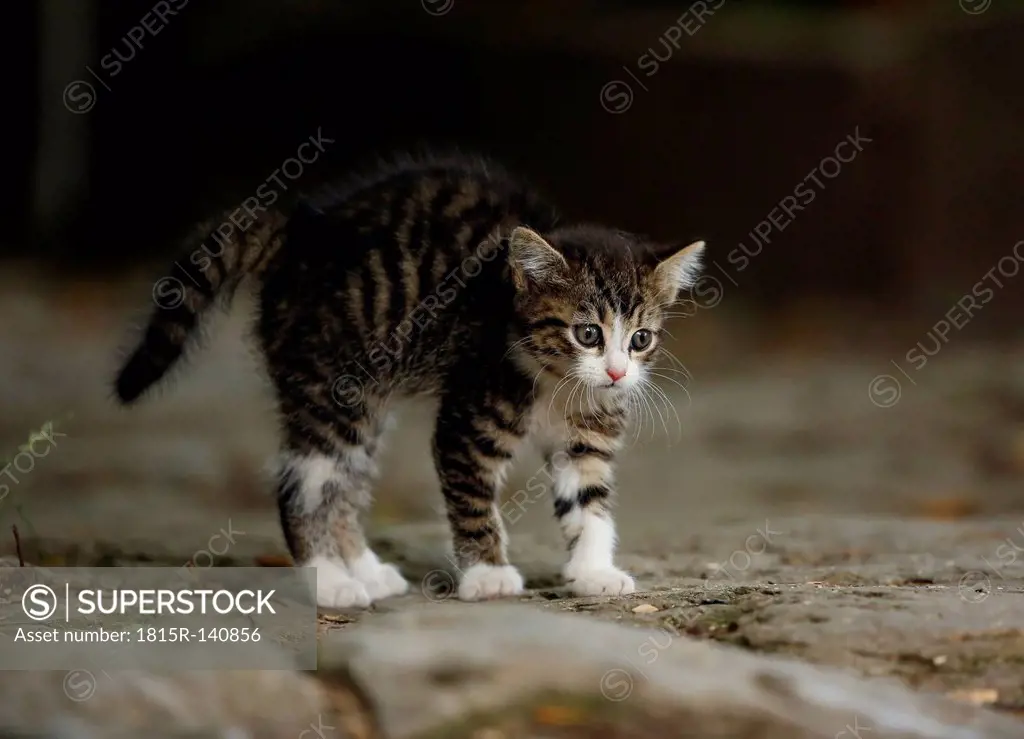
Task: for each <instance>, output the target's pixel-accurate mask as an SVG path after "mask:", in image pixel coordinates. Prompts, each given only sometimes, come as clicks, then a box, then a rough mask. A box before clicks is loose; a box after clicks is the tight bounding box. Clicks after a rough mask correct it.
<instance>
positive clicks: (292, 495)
mask: <svg viewBox="0 0 1024 739" xmlns="http://www.w3.org/2000/svg"><path fill="white" fill-rule="evenodd" d="M225 223H227V224H228V227H225V226H223V225H222V226H221V228H220V229H219V230H218V231H217V232H211V230H212V227H213V223H212V222H211V223H210V224H207V225H206V228H205V230H200V231H198V232H197V238H198V239H199V240H200V241H202V242H203V243H202V249H203V254H204V255H205V256H201V258H199V259H196V258H195V257H196V255H197V254H199V251H198V250H197V251H195V252H193V258H192V259H190V260H188V264H187V266H186V265H185V264H184V262H185V260H181V261H179V262H177V263H175V265H174V267H173V271H172V275H174V276H175V279H176V280H177V281H178V283H179V284H180V285H181V286H182V294H181V297H182V302H181V303H180V305H177V306H174V307H171V308H169V309H159V308H158V309H157V310H155V311H154V313H153V315H152V319H151V322H150V324H149V327H148V329H147V331H146V334H145V337H144V339H143V341H142V344H141V346H139V347H138V348H137V349H136V350H135V352H134V354H132V355H131V357H130V358H129V359H128V361H127V363H126V364H125V366H124V368H123V369H122V370H121V373H120V375H119V377H118V379H117V384H116V389H117V395H118V397H119V398H120V400H121V401H122V402H123V403H125V404H128V403H131V402H132V401H134V400H136V399H137V398H138V397H139V396H140V395H141V394H142V393H143V391H144V390H145V389H146V388H147V387H149V386H150V385H151V384H152V383H154V382H155V381H157V380H158V379H159V378H160V377H161V376H162V375H163V374H164V372H166V370H167V369H168V368H169V367H170V366H171V365H172V364H173V363H174V362H175V360H176V359H177V358H178V357H179V356H180V355H181V354H182V352H183V349H184V346H185V344H186V340H187V339H188V338H189V336H190V335H191V334H192V332H193V330H194V329H195V328H196V326H197V323H198V321H199V318H200V316H201V314H202V313H203V312H205V311H206V310H207V309H208V308H209V307H210V306H211V305H212V304H213V303H214V301H215V298H216V297H217V296H218V295H226V296H230V295H231V293H232V291H233V290H234V288H235V287H236V286H237V285H238V283H239V281H240V280H241V278H242V277H243V276H245V275H252V276H254V277H256V278H257V279H259V281H260V283H261V289H260V301H259V318H258V321H257V334H258V337H259V343H260V348H261V350H262V352H263V354H264V356H265V358H266V362H267V366H268V368H269V373H270V377H271V379H272V381H273V384H274V386H275V388H276V392H277V397H278V401H279V408H280V416H281V422H282V426H283V432H284V434H283V437H284V442H283V451H282V455H281V463H280V472H279V478H278V482H277V499H278V503H279V508H280V514H281V522H282V525H283V528H284V535H285V539H286V541H287V544H288V547H289V549H290V550H291V553H292V555H293V556H294V558H295V562H296V563H297V564H298V565H304V566H311V567H315V568H316V570H317V575H318V578H317V582H318V584H317V600H318V603H319V604H320V605H322V606H325V607H336V608H340V607H351V606H367V605H369V604H370V603H371V602H372V601H374V600H377V599H380V598H385V597H388V596H391V595H397V594H401V593H404V592H406V590H407V588H408V584H407V583H406V581H405V580H404V579H403V578H402V576H401V574H400V573H399V571H398V570H397V569H396V568H395V567H394V566H393V565H390V564H384V563H382V562H381V561H380V560H379V559H378V558H377V556H376V554H374V552H373V551H372V550H371V549H369V548H368V546H367V543H366V539H365V537H364V535H363V531H362V529H361V527H360V524H359V517H360V514H361V513H363V512H364V511H365V510H366V509H367V507H368V505H369V503H370V490H371V487H372V485H373V482H374V480H375V478H376V477H377V474H378V466H377V456H378V451H379V448H380V440H381V436H382V433H383V431H384V428H385V425H386V419H387V412H388V411H387V408H388V403H389V400H390V399H391V398H392V397H394V396H399V395H408V394H420V393H429V394H432V395H434V396H436V397H437V399H438V401H439V406H438V411H437V419H436V427H435V429H434V434H433V453H434V459H435V462H436V466H437V471H438V475H439V477H440V481H441V488H442V491H443V493H444V499H445V504H446V509H447V513H448V520H449V523H450V524H451V530H452V536H453V545H454V551H455V558H456V559H455V561H456V562H457V565H458V569H459V573H460V577H459V588H458V593H459V597H460V598H462V599H463V600H479V599H484V598H492V597H499V596H512V595H516V594H517V593H520V592H521V591H522V589H523V580H522V577H521V576H520V574H519V572H518V571H517V570H516V569H515V568H514V567H513V566H512V565H511V564H510V563H509V561H508V558H507V556H506V537H505V531H504V527H503V525H502V524H503V522H502V518H501V516H500V515H499V511H498V501H499V491H500V488H501V485H502V481H503V479H504V477H505V474H506V472H507V470H508V468H509V466H510V464H511V462H512V457H513V455H514V454H515V452H516V450H517V449H518V448H519V446H520V443H521V442H522V441H523V440H524V438H525V437H526V436H527V435H528V434H532V435H533V436H535V437H536V439H537V441H538V443H539V446H540V448H541V450H542V452H543V453H544V455H545V458H546V460H547V463H548V464H549V465H550V466H551V473H552V476H553V480H554V485H553V490H552V494H553V501H554V510H555V515H556V516H557V518H558V520H559V523H560V525H561V529H562V532H563V534H564V536H565V539H566V542H567V544H568V549H569V551H570V558H569V562H568V564H567V565H566V567H565V569H564V575H565V577H566V579H567V580H568V581H569V584H570V587H571V589H572V591H573V592H574V593H577V594H580V595H596V594H611V595H617V594H625V593H631V592H633V590H634V583H633V580H632V578H631V577H630V576H629V575H627V574H626V573H625V572H623V571H621V570H619V569H618V568H617V567H615V565H614V563H613V552H614V547H615V527H614V523H613V520H612V516H611V513H610V511H609V503H610V498H611V496H612V491H613V475H612V462H613V459H614V456H615V454H616V452H617V451H618V450H619V448H620V447H621V446H622V441H623V437H624V434H625V431H626V427H627V424H628V422H629V420H630V413H629V411H630V410H631V407H632V406H634V405H635V404H636V403H637V394H638V393H639V392H640V389H641V386H642V384H643V383H645V382H646V381H647V380H646V373H647V366H648V364H649V363H650V362H651V361H652V359H653V356H654V354H655V349H656V347H658V344H659V342H660V340H661V326H662V322H663V321H664V319H665V310H666V308H667V306H669V305H670V304H671V303H673V302H674V301H675V300H676V299H677V298H678V297H679V293H680V291H681V290H683V289H685V288H687V287H689V286H691V285H692V284H693V282H694V280H695V278H696V276H697V275H698V273H699V270H700V257H701V254H702V251H703V249H704V243H703V242H696V243H694V244H691V245H690V246H688V247H685V248H682V249H672V250H669V251H668V253H666V250H665V249H659V248H657V247H655V246H654V245H653V244H649V243H647V242H645V241H644V240H643V239H641V238H640V237H637V236H633V235H631V234H628V233H624V232H621V231H613V230H609V229H606V228H602V227H598V226H589V225H574V226H566V225H560V224H559V223H558V219H557V216H556V214H555V211H554V210H552V209H551V208H550V207H549V206H547V205H546V204H545V203H543V202H542V201H541V199H540V198H539V197H538V196H536V195H535V194H534V193H533V192H532V191H531V190H529V189H528V188H527V187H525V186H523V185H521V184H520V183H519V182H517V181H516V180H515V179H513V178H512V177H511V176H509V175H508V174H506V173H505V172H503V171H502V170H501V169H499V168H498V167H496V166H494V165H493V164H489V163H483V162H481V161H478V160H466V159H461V158H451V159H437V158H434V159H431V158H422V159H406V160H405V161H403V162H401V163H399V164H396V165H389V166H383V167H381V168H380V169H379V170H378V171H377V173H376V174H375V175H374V176H372V177H369V178H363V179H359V180H354V181H352V182H350V183H348V184H347V185H345V186H344V187H341V188H337V189H328V190H325V191H323V192H321V193H320V194H318V195H316V196H314V197H311V198H309V199H308V200H306V201H304V202H303V203H302V204H301V205H300V206H298V207H297V208H296V209H295V210H294V211H293V212H292V213H291V215H290V216H289V215H286V214H284V213H282V212H278V211H268V212H264V213H260V214H259V215H258V217H256V219H255V222H254V223H253V224H251V225H250V226H249V228H247V229H244V230H242V229H240V227H238V226H236V225H235V223H233V222H231V221H227V220H225ZM204 239H205V241H203V240H204ZM215 241H218V242H219V243H215ZM208 247H209V248H208Z"/></svg>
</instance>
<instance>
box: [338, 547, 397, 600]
mask: <svg viewBox="0 0 1024 739" xmlns="http://www.w3.org/2000/svg"><path fill="white" fill-rule="evenodd" d="M349 570H350V571H351V573H352V576H353V577H354V578H355V579H356V580H358V581H359V582H361V583H362V584H363V586H364V587H365V588H366V592H367V593H369V595H370V598H371V599H372V600H380V599H381V598H390V597H391V596H393V595H405V593H407V592H409V583H407V582H406V581H405V578H404V577H402V573H400V572H399V571H398V568H397V567H395V566H394V565H388V564H384V563H382V562H381V561H380V560H379V559H377V555H376V554H374V553H373V552H372V551H370V550H369V549H367V550H366V552H364V553H363V555H362V556H360V557H359V559H357V560H355V561H354V562H352V563H351V565H350V566H349Z"/></svg>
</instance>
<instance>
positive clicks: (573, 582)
mask: <svg viewBox="0 0 1024 739" xmlns="http://www.w3.org/2000/svg"><path fill="white" fill-rule="evenodd" d="M565 579H566V580H568V581H569V589H570V590H571V591H572V593H573V595H628V594H629V593H632V592H634V591H635V590H636V585H635V584H634V583H633V578H632V577H630V576H629V575H627V574H626V573H625V572H623V571H622V570H620V569H619V568H617V567H603V568H600V569H582V568H575V567H573V566H572V565H570V566H568V567H566V568H565Z"/></svg>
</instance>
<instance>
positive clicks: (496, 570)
mask: <svg viewBox="0 0 1024 739" xmlns="http://www.w3.org/2000/svg"><path fill="white" fill-rule="evenodd" d="M522 592H523V576H522V575H520V574H519V571H518V570H517V569H516V568H515V567H513V566H512V565H488V564H476V565H473V566H472V567H470V568H469V569H468V570H466V571H465V573H463V575H462V581H461V582H460V583H459V600H486V599H488V598H507V597H509V596H512V595H519V594H520V593H522Z"/></svg>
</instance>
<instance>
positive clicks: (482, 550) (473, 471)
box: [434, 397, 525, 600]
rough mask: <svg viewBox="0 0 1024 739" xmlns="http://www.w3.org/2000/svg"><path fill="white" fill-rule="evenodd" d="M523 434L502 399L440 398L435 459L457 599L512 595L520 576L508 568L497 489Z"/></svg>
mask: <svg viewBox="0 0 1024 739" xmlns="http://www.w3.org/2000/svg"><path fill="white" fill-rule="evenodd" d="M524 434H525V424H524V423H523V421H522V420H521V414H519V413H518V410H517V409H516V408H515V407H513V405H512V404H510V403H507V402H505V401H494V402H491V403H475V404H465V405H463V404H461V403H460V402H459V399H457V398H451V397H449V398H446V399H444V400H442V403H441V408H440V411H439V414H438V420H437V430H436V432H435V434H434V461H435V463H436V465H437V471H438V476H439V477H440V479H441V490H442V492H443V493H444V498H445V507H446V509H447V512H448V521H449V523H450V524H451V529H452V543H453V548H454V553H455V561H454V564H455V566H456V568H457V569H458V573H459V598H460V599H462V600H482V599H486V598H496V597H502V596H510V595H517V594H519V593H521V592H522V591H523V578H522V576H521V575H520V574H519V572H518V571H517V570H516V568H515V567H513V566H512V565H510V564H509V562H508V557H507V555H506V545H507V542H506V538H505V527H504V522H503V521H502V518H501V514H500V512H499V510H498V504H497V496H498V490H499V488H500V487H501V485H502V483H503V482H504V479H505V474H506V473H507V472H508V468H509V466H510V464H511V461H512V456H513V453H514V451H515V448H516V447H517V446H518V444H519V442H520V441H521V440H522V437H523V435H524Z"/></svg>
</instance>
